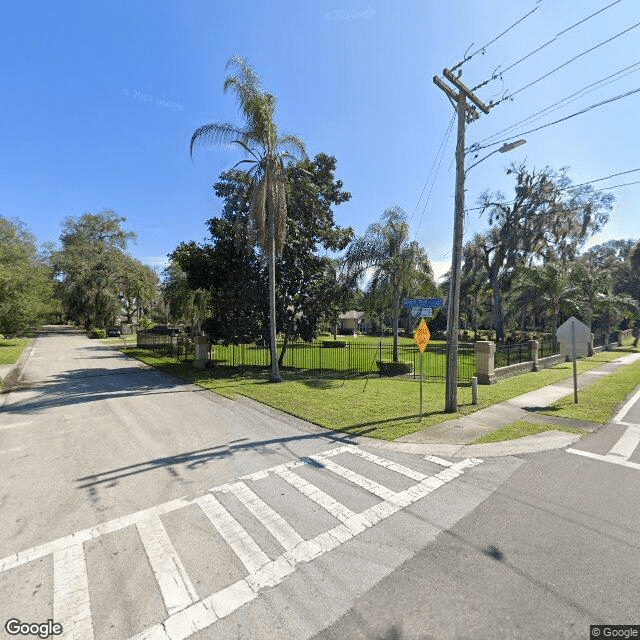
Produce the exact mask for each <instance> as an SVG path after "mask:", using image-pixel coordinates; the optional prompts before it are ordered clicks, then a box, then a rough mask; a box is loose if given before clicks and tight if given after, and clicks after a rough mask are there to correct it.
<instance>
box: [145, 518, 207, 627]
mask: <svg viewBox="0 0 640 640" xmlns="http://www.w3.org/2000/svg"><path fill="white" fill-rule="evenodd" d="M136 526H137V528H138V533H139V534H140V540H142V544H143V545H144V550H145V551H146V553H147V557H148V558H149V563H150V564H151V568H152V569H153V573H154V574H155V576H156V580H157V581H158V586H159V587H160V593H162V599H163V600H164V604H165V606H166V608H167V612H168V613H169V615H171V614H173V613H177V612H178V611H181V610H182V609H186V608H187V607H188V606H189V605H190V604H193V603H194V602H197V600H198V594H197V593H196V590H195V588H194V586H193V584H191V580H189V576H188V575H187V572H186V570H185V568H184V566H183V564H182V561H181V560H180V558H179V557H178V554H177V553H176V550H175V548H174V546H173V544H171V540H169V536H168V535H167V531H166V529H165V528H164V525H163V524H162V521H161V520H160V517H159V516H154V517H153V518H150V519H149V520H145V521H143V522H138V524H137V525H136Z"/></svg>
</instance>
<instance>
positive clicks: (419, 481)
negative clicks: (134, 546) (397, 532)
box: [0, 445, 482, 640]
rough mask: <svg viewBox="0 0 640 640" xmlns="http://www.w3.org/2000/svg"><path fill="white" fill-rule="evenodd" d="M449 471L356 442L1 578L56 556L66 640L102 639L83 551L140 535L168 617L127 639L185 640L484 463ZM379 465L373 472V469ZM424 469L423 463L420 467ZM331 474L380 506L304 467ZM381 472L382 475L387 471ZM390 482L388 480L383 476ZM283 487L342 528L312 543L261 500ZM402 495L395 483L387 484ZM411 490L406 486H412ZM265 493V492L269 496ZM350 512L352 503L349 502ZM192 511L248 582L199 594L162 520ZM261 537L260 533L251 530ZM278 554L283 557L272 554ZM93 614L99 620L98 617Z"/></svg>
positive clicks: (156, 513) (58, 547)
mask: <svg viewBox="0 0 640 640" xmlns="http://www.w3.org/2000/svg"><path fill="white" fill-rule="evenodd" d="M357 460H359V461H360V463H361V466H362V463H369V467H366V465H364V466H365V468H378V469H383V470H384V471H385V472H387V473H389V472H390V473H391V474H392V475H396V476H398V477H400V478H402V479H403V480H402V482H403V486H405V487H406V488H403V489H400V490H394V489H392V488H391V487H389V486H386V485H385V484H381V482H379V481H378V480H374V479H373V478H371V477H369V475H375V474H373V473H368V474H367V475H364V474H362V473H360V472H359V471H356V470H354V467H355V468H358V469H359V470H361V468H360V467H358V465H357V464H354V461H357ZM425 460H427V462H429V463H431V465H437V466H438V467H439V468H440V469H441V470H439V471H437V472H435V473H433V474H432V475H429V474H428V473H423V472H422V471H418V470H416V469H414V468H409V467H407V466H404V465H402V464H399V463H397V462H394V461H392V460H389V459H387V458H383V457H380V456H378V455H375V454H373V453H370V452H368V451H365V450H363V449H361V448H359V447H357V446H355V445H343V446H339V447H336V448H334V449H330V450H328V451H324V452H322V453H319V454H315V455H310V456H307V457H304V458H299V459H295V460H291V461H290V462H286V463H284V464H280V465H276V466H273V467H271V468H268V469H264V470H262V471H259V472H256V473H252V474H248V475H245V476H242V477H240V478H239V479H237V480H235V481H233V482H228V483H225V484H221V485H218V486H215V487H213V488H211V489H210V490H209V491H208V492H206V493H204V494H201V495H198V496H195V497H193V498H189V499H187V498H181V499H177V500H172V501H169V502H166V503H164V504H161V505H157V506H154V507H151V508H149V509H145V510H143V511H139V512H137V513H134V514H130V515H127V516H124V517H121V518H117V519H115V520H111V521H109V522H105V523H102V524H100V525H97V526H95V527H91V528H88V529H84V530H82V531H79V532H76V533H74V534H71V535H68V536H65V537H63V538H60V539H58V540H54V541H52V542H49V543H47V544H43V545H39V546H37V547H34V548H32V549H28V550H25V551H21V552H19V553H16V554H14V555H12V556H9V557H6V558H4V559H2V560H0V575H1V574H3V573H5V572H9V571H12V570H14V569H17V568H18V567H21V566H23V565H26V564H27V563H29V562H33V561H34V560H37V559H40V558H45V557H47V556H51V557H52V567H53V620H54V621H55V622H56V623H60V624H61V625H62V627H63V634H62V635H61V636H59V637H61V638H64V639H69V640H94V625H93V623H92V606H91V598H90V584H89V578H88V573H87V558H86V556H85V547H84V544H85V543H86V542H89V541H91V540H95V539H97V538H100V537H101V536H106V535H107V534H110V533H114V532H118V531H120V530H122V529H124V528H127V527H133V528H135V530H136V532H137V535H138V537H139V540H140V542H141V545H142V548H143V549H144V552H145V554H146V557H147V559H148V562H149V565H150V567H151V571H152V573H153V577H154V578H155V581H156V584H157V589H158V591H159V593H160V595H161V597H162V601H163V603H164V608H165V610H166V617H165V619H164V620H159V621H158V622H157V623H155V624H153V625H152V626H149V627H148V628H146V629H144V630H143V631H140V632H138V633H136V634H135V635H133V636H130V638H129V640H181V639H186V638H189V637H190V636H191V635H193V634H194V633H197V632H198V631H200V630H202V629H205V628H206V627H209V626H210V625H213V624H215V623H216V621H218V620H220V619H222V618H224V617H225V616H228V615H229V614H230V613H232V612H233V611H235V610H237V609H238V608H239V607H242V606H243V605H244V604H247V603H248V602H250V601H252V600H254V599H255V598H257V597H258V596H259V595H260V593H261V592H263V591H264V590H265V589H268V588H272V587H275V586H277V585H278V584H280V583H281V582H282V581H283V580H284V579H285V578H286V577H287V576H288V575H290V574H292V573H293V572H294V571H295V570H296V568H297V567H298V566H299V565H301V564H303V563H308V562H311V561H313V560H314V559H316V558H318V557H320V556H322V555H324V554H325V553H328V552H329V551H331V550H332V549H335V548H337V547H339V546H340V545H342V544H344V543H346V542H348V541H350V540H352V539H354V538H355V537H357V536H358V535H360V534H362V533H363V532H365V531H366V530H367V529H369V528H371V527H373V526H375V525H376V524H377V523H379V522H381V521H383V520H385V519H386V518H389V517H390V516H392V515H393V514H395V513H397V512H399V511H401V510H402V509H404V508H405V507H407V506H409V505H411V504H413V503H415V502H417V501H418V500H420V499H422V498H424V497H425V496H427V495H428V494H430V493H432V492H434V491H436V490H437V489H439V488H441V487H443V486H444V485H446V484H447V483H449V482H451V481H452V480H454V479H456V478H458V477H459V476H461V475H462V474H464V473H465V472H467V471H468V470H469V469H472V468H473V467H475V466H477V465H479V464H481V463H482V460H479V459H474V458H469V459H464V460H460V461H456V462H448V461H446V460H443V459H441V458H437V457H434V456H431V457H426V458H425ZM371 465H375V467H371ZM413 466H419V465H417V464H416V465H413ZM305 467H306V468H307V469H308V468H311V469H313V470H315V471H317V472H319V473H321V474H323V475H322V477H324V476H332V477H337V478H340V479H341V480H342V481H343V482H345V483H346V484H347V485H348V486H349V487H352V489H353V490H354V491H355V490H356V488H358V489H359V490H364V491H365V492H366V493H367V494H368V495H370V496H373V497H375V501H374V504H372V505H371V506H369V507H367V508H365V509H364V510H361V511H355V510H353V509H352V508H350V507H349V506H347V505H345V504H343V502H346V501H347V500H346V499H345V496H343V500H342V502H341V501H340V500H338V499H336V497H334V496H332V495H330V494H329V492H328V491H325V489H326V485H323V486H324V488H321V487H320V486H318V484H321V483H320V482H317V483H314V482H310V481H309V479H308V478H305V474H304V473H303V471H304V468H305ZM381 474H382V475H384V474H383V473H382V472H381ZM385 477H386V476H385ZM274 478H275V479H278V480H281V481H284V482H285V483H286V485H287V486H289V487H290V488H293V490H295V491H294V493H295V495H297V496H298V497H299V498H300V499H301V500H303V501H304V500H305V499H306V500H309V501H311V502H312V503H313V504H314V505H317V506H318V507H320V510H321V511H322V512H325V513H326V514H328V516H330V517H331V520H332V521H333V522H336V521H337V524H335V525H334V526H332V527H330V528H328V529H326V530H324V531H321V532H320V533H318V534H316V535H313V536H307V537H306V538H305V537H304V536H303V535H302V534H301V533H300V532H299V531H297V530H296V529H295V528H294V527H293V526H292V525H291V524H290V523H289V522H288V521H287V520H286V519H285V518H284V517H283V515H282V514H280V513H278V511H276V509H274V507H273V505H270V504H268V503H267V501H266V500H265V499H263V497H261V495H260V493H261V491H260V488H261V486H262V485H261V483H263V481H266V480H267V479H272V480H273V479H274ZM387 484H392V485H394V486H395V487H396V488H397V483H395V482H387ZM407 484H408V485H409V486H408V487H407V486H406V485H407ZM262 495H264V493H262ZM231 497H232V498H233V499H234V500H235V502H236V504H239V505H241V507H240V508H241V510H242V511H243V513H240V512H239V511H238V510H237V509H236V510H234V509H231V508H230V507H229V499H230V498H231ZM350 506H353V504H351V505H350ZM186 507H190V508H193V507H197V508H199V510H200V511H201V513H202V514H204V517H205V518H206V520H208V522H209V523H210V524H211V525H212V526H213V527H214V528H215V530H216V531H217V532H218V534H219V535H220V537H221V538H222V540H224V543H226V545H227V546H228V547H229V548H230V549H231V551H232V552H233V554H235V556H236V557H237V558H238V560H239V561H240V563H241V564H242V566H243V567H244V572H245V575H244V576H243V577H241V578H240V579H238V580H235V581H234V582H233V583H232V584H230V585H228V586H225V587H224V588H222V589H219V590H217V591H216V592H215V593H212V594H210V595H208V596H207V597H199V595H198V592H197V590H196V587H195V586H194V584H193V583H192V580H191V578H190V576H189V574H188V572H187V569H186V568H185V563H183V561H182V560H181V558H180V556H179V553H178V551H177V550H176V547H175V546H174V543H173V542H172V540H171V537H170V536H169V533H168V532H167V529H166V528H165V525H164V523H163V520H162V516H163V515H167V514H171V513H173V512H176V513H179V512H180V510H181V509H185V508H186ZM247 516H248V517H250V518H252V519H253V520H254V521H256V522H257V523H259V525H260V527H261V530H262V531H266V532H268V535H269V536H270V537H271V538H273V540H275V541H276V542H277V544H278V546H279V548H280V549H281V552H280V553H279V555H276V554H274V553H271V554H269V553H268V549H267V548H266V547H265V546H264V544H263V546H260V540H256V538H257V537H258V536H257V535H256V534H255V533H254V536H253V537H252V535H251V534H250V533H249V531H247V528H248V527H246V526H243V524H241V523H242V522H245V524H246V520H245V519H246V517H247ZM252 532H253V529H252ZM274 555H275V557H273V556H274ZM94 615H95V614H94Z"/></svg>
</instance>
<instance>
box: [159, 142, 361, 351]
mask: <svg viewBox="0 0 640 640" xmlns="http://www.w3.org/2000/svg"><path fill="white" fill-rule="evenodd" d="M335 163H336V161H335V158H333V157H331V156H328V155H326V154H318V155H317V156H316V157H315V158H314V159H313V160H307V161H304V162H302V163H300V164H299V165H297V166H295V167H290V168H289V169H288V170H287V180H288V184H289V194H288V218H287V223H286V224H287V233H286V241H285V244H284V248H283V251H282V255H281V256H280V257H278V258H277V260H276V294H277V295H276V325H277V327H278V329H279V332H280V333H281V335H282V337H283V338H284V347H283V349H282V350H281V353H280V357H279V360H280V362H282V359H283V357H284V354H285V352H286V348H287V344H288V342H289V341H290V340H292V339H296V338H301V339H303V340H307V341H310V340H312V339H313V338H314V337H315V336H316V335H317V333H318V326H319V324H320V322H321V321H322V320H325V321H333V320H334V319H337V316H338V314H339V312H340V311H341V308H340V302H341V299H342V298H343V294H344V291H345V289H344V288H341V286H340V285H339V284H338V281H337V274H336V270H335V267H334V265H333V262H332V260H331V259H330V258H328V257H326V256H321V255H318V252H319V251H320V250H321V249H322V250H329V251H339V250H341V249H344V247H345V246H346V245H347V243H348V242H349V240H350V239H351V237H352V234H353V232H352V230H351V229H341V228H340V227H338V226H337V225H336V224H335V221H334V218H333V211H332V206H334V205H337V204H340V203H341V202H345V201H346V200H348V199H349V197H350V195H349V194H348V193H347V192H345V191H342V182H341V181H340V180H335V178H334V175H333V174H334V171H335ZM251 189H252V187H251V182H250V180H248V178H247V177H246V175H245V174H244V173H242V172H239V171H233V170H232V171H227V172H224V173H223V174H222V175H221V176H220V179H219V181H218V182H216V184H215V185H214V190H215V193H216V195H217V196H218V197H219V198H221V199H222V201H223V203H224V205H223V208H222V212H221V216H220V217H216V218H213V219H211V220H209V222H208V226H209V230H210V232H211V239H210V240H209V241H208V242H206V243H204V244H200V245H199V244H196V243H194V242H191V243H183V244H181V245H180V246H178V247H177V248H176V249H175V251H174V252H173V253H172V254H171V258H172V260H174V261H175V262H176V263H177V264H178V265H179V266H180V268H181V269H182V270H183V271H184V273H185V274H186V278H187V282H188V284H189V286H190V287H191V288H192V289H202V290H206V291H207V292H209V295H210V299H209V306H208V313H207V314H206V316H207V317H206V319H205V320H204V322H203V324H202V328H203V329H204V330H205V331H206V332H207V334H208V335H209V338H210V339H211V340H212V341H220V342H223V343H226V344H241V343H248V342H255V341H258V340H264V341H268V338H269V307H268V266H267V264H266V261H265V259H264V258H263V257H262V256H261V255H259V254H258V252H257V251H256V249H255V248H254V246H253V245H252V243H251V242H247V241H246V238H247V237H248V236H249V235H250V230H251V224H250V217H249V202H250V199H251Z"/></svg>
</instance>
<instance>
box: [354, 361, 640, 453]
mask: <svg viewBox="0 0 640 640" xmlns="http://www.w3.org/2000/svg"><path fill="white" fill-rule="evenodd" d="M639 359H640V353H630V354H629V355H626V356H622V357H620V358H617V359H616V360H613V361H612V362H607V363H605V364H601V365H599V366H597V367H594V368H593V369H590V370H589V371H585V372H584V373H581V374H580V375H579V376H578V389H584V388H585V387H588V386H589V385H591V384H593V383H594V382H595V381H596V380H598V379H599V378H601V377H602V376H606V375H609V374H610V373H613V372H614V371H616V370H617V369H619V368H620V367H623V366H625V365H627V364H631V363H632V362H635V361H636V360H639ZM481 392H482V391H481V390H480V393H481ZM572 393H573V378H569V379H567V380H561V381H560V382H556V383H554V384H552V385H549V386H546V387H541V388H540V389H536V390H535V391H530V392H529V393H525V394H523V395H521V396H516V397H515V398H511V399H510V400H506V401H504V402H500V403H498V404H495V405H492V406H491V407H487V408H486V409H480V410H479V411H476V412H475V413H471V414H469V415H467V416H463V417H461V418H454V419H453V420H447V421H446V422H442V423H440V424H436V425H433V426H431V427H428V428H426V429H424V430H422V431H416V432H415V433H411V434H409V435H407V436H403V437H401V438H398V439H397V440H395V441H393V442H384V443H383V442H381V441H380V440H373V439H371V438H355V440H359V441H361V443H362V444H365V441H366V445H367V446H374V447H376V448H379V449H382V450H384V449H388V450H394V451H403V452H405V453H414V454H422V455H436V456H448V457H464V458H473V457H491V456H506V455H514V454H522V453H535V452H537V451H546V450H548V449H560V448H563V447H568V446H570V445H571V444H573V443H574V442H575V441H576V440H579V439H580V436H579V435H577V434H574V433H566V432H562V431H545V432H543V433H540V434H537V435H534V436H527V437H525V438H519V439H517V440H507V441H504V442H497V443H491V444H469V443H470V442H473V441H474V440H476V439H477V438H479V437H481V436H483V435H485V434H486V433H491V432H492V431H495V430H496V429H499V428H500V427H504V426H506V425H508V424H511V423H512V422H515V421H516V420H526V421H528V422H539V423H548V424H556V425H560V426H566V427H576V428H579V429H587V430H589V431H595V430H597V429H598V428H599V427H600V426H601V425H597V424H594V423H593V422H583V421H581V420H569V419H567V418H560V417H554V416H546V415H540V414H537V413H535V412H536V411H537V410H539V409H542V408H544V407H547V406H548V405H550V404H553V403H554V402H556V401H557V400H559V399H560V398H564V397H565V396H567V395H570V394H572ZM376 445H377V446H376Z"/></svg>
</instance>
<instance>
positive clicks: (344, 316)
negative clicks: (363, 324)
mask: <svg viewBox="0 0 640 640" xmlns="http://www.w3.org/2000/svg"><path fill="white" fill-rule="evenodd" d="M338 318H339V319H340V320H360V319H361V318H364V311H355V310H354V309H352V310H351V311H345V312H344V313H341V314H340V315H339V316H338Z"/></svg>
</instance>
